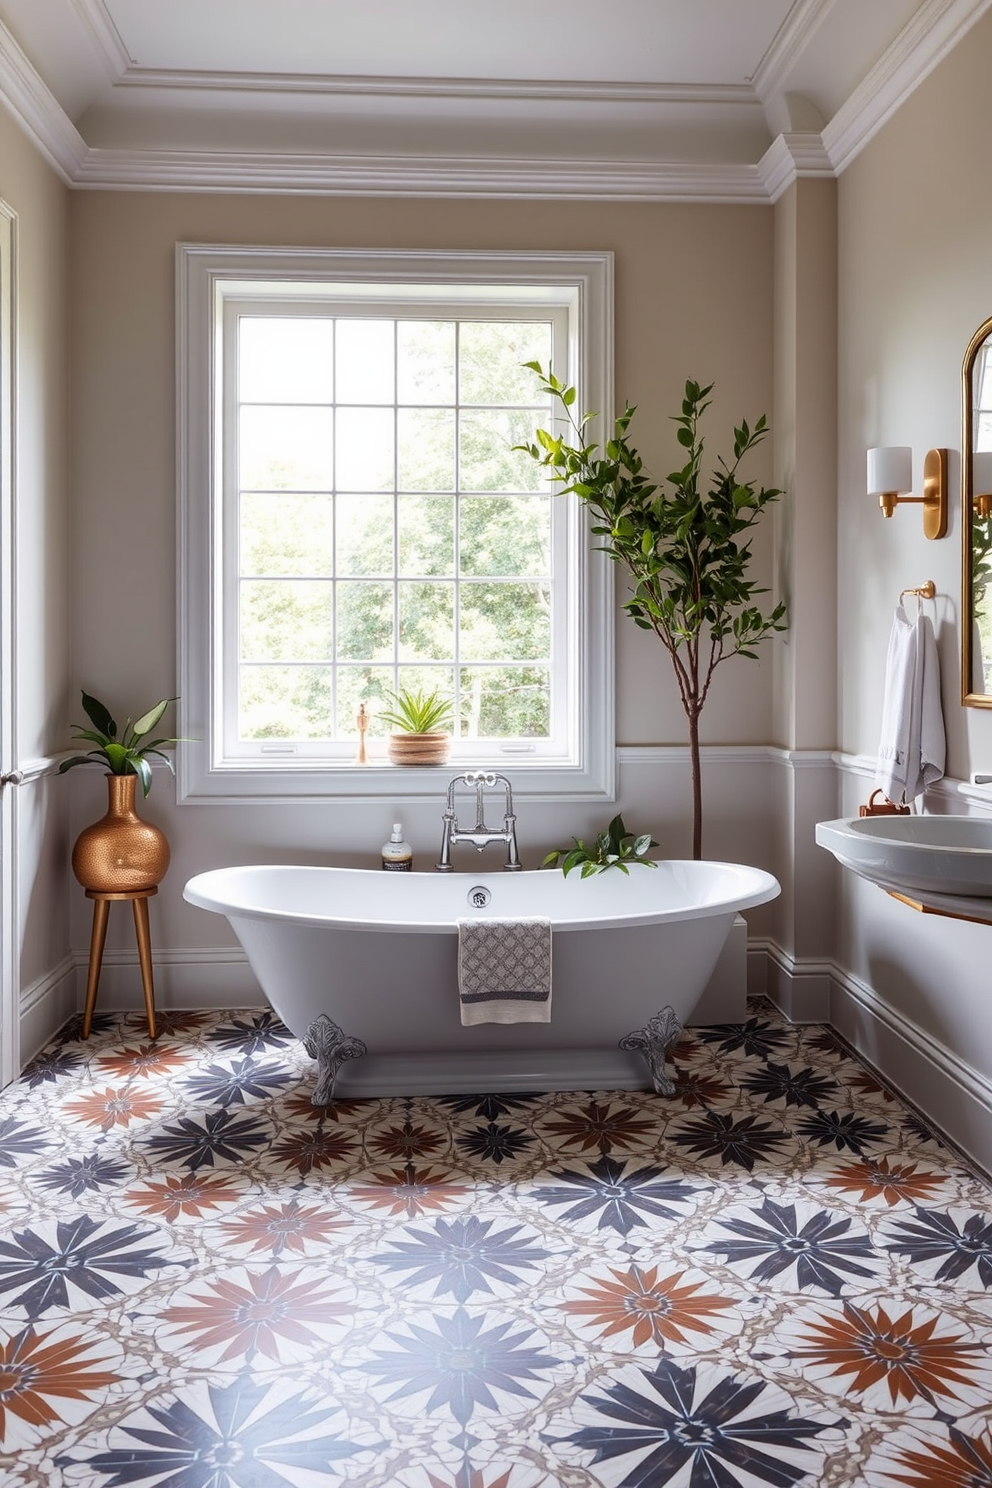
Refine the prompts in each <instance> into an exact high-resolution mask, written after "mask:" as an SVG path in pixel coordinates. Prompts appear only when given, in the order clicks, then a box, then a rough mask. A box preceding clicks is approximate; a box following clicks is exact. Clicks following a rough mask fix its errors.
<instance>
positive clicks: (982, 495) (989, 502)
mask: <svg viewBox="0 0 992 1488" xmlns="http://www.w3.org/2000/svg"><path fill="white" fill-rule="evenodd" d="M971 499H972V503H973V505H974V508H975V511H976V512H977V513H978V515H979V517H981V519H982V521H983V522H987V521H988V519H989V517H992V450H976V452H975V453H974V454H973V455H972V457H971Z"/></svg>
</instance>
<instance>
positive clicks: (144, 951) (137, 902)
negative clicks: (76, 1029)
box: [83, 889, 158, 1039]
mask: <svg viewBox="0 0 992 1488" xmlns="http://www.w3.org/2000/svg"><path fill="white" fill-rule="evenodd" d="M157 893H158V889H134V890H132V891H130V892H129V893H123V894H103V893H100V892H99V891H98V890H96V889H87V890H86V897H87V899H92V900H93V933H92V935H91V936H90V965H89V972H88V974H87V977H86V1003H85V1005H84V1007H83V1038H84V1039H85V1038H89V1036H90V1024H91V1023H92V1021H93V1010H94V1008H95V1007H96V994H97V988H98V987H99V985H100V967H101V964H102V962H103V947H104V943H105V942H106V939H107V921H108V920H109V918H110V906H111V904H112V903H113V901H114V900H115V899H130V901H131V906H132V908H133V910H134V933H135V938H136V939H137V942H138V960H139V962H140V963H141V988H142V991H143V992H144V994H145V1012H146V1013H147V1014H148V1037H149V1038H155V1036H156V1035H155V986H154V983H153V981H152V938H151V933H150V931H149V928H148V901H149V899H150V898H151V897H152V895H153V894H157Z"/></svg>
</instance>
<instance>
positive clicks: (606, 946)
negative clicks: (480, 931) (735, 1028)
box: [183, 861, 779, 1096]
mask: <svg viewBox="0 0 992 1488" xmlns="http://www.w3.org/2000/svg"><path fill="white" fill-rule="evenodd" d="M479 888H481V889H484V890H487V891H488V893H489V896H490V898H489V903H488V905H487V906H486V907H484V908H480V907H478V905H477V904H476V903H475V902H474V898H475V895H474V892H473V891H474V890H476V889H479ZM778 893H779V885H778V883H777V882H776V880H775V879H774V878H773V877H772V875H771V874H770V873H765V872H764V871H763V870H761V869H759V868H750V867H746V866H744V865H742V864H738V863H709V862H701V863H695V862H679V861H659V862H658V863H657V865H656V866H655V867H654V868H646V867H637V866H635V867H633V868H631V871H630V874H629V875H628V876H626V877H625V876H624V875H623V874H622V873H618V872H615V871H611V872H608V873H603V874H597V875H596V876H594V877H591V878H587V879H580V878H579V876H578V873H573V874H571V875H570V876H569V877H568V878H567V879H566V878H565V877H564V875H563V874H561V873H560V872H558V871H557V870H554V871H551V870H544V871H542V872H521V873H501V872H495V873H479V874H469V873H454V874H440V873H438V874H430V873H409V874H406V873H404V874H400V873H383V872H381V871H367V870H360V869H351V868H323V867H289V866H277V865H266V866H247V867H234V868H219V869H215V870H214V871H212V872H209V873H201V874H199V875H198V876H197V877H196V878H192V879H190V881H189V883H187V885H186V887H185V889H184V891H183V894H184V898H185V899H187V900H188V902H189V903H190V904H195V905H198V906H199V907H200V908H201V909H207V910H212V911H213V912H214V913H216V914H223V915H225V916H226V917H227V918H228V920H230V922H231V925H232V926H233V928H234V931H235V934H236V935H237V937H238V939H239V940H240V942H241V944H242V946H243V947H244V950H245V952H246V954H247V957H248V960H249V962H250V964H251V966H252V969H253V970H254V972H255V975H256V976H257V977H258V980H259V982H260V984H261V987H262V990H263V991H264V993H265V995H266V997H267V998H268V999H269V1001H270V1002H271V1004H272V1006H273V1008H274V1009H275V1010H276V1012H277V1013H278V1014H279V1016H280V1017H281V1018H282V1020H283V1022H285V1023H286V1025H287V1026H288V1027H289V1028H290V1030H291V1031H292V1032H293V1033H294V1034H295V1035H296V1036H297V1037H299V1038H306V1037H307V1036H308V1034H309V1033H310V1030H311V1028H312V1025H313V1024H314V1023H315V1020H319V1019H321V1017H322V1015H326V1017H329V1018H330V1019H333V1021H334V1023H335V1024H337V1025H339V1027H340V1029H341V1030H343V1031H344V1034H345V1035H346V1036H347V1037H348V1038H349V1039H351V1040H361V1041H362V1042H363V1043H364V1044H365V1045H367V1048H368V1054H367V1056H366V1057H364V1058H360V1059H350V1058H349V1061H348V1062H347V1063H341V1064H339V1067H338V1070H337V1074H336V1082H335V1084H334V1093H335V1094H336V1095H339V1096H346V1095H394V1094H395V1095H405V1094H409V1095H414V1094H427V1093H433V1094H454V1093H470V1092H476V1091H479V1092H485V1091H508V1092H509V1091H514V1090H517V1091H519V1090H556V1089H557V1090H561V1089H643V1088H645V1087H646V1088H650V1087H651V1083H652V1082H651V1078H650V1077H649V1071H648V1067H647V1065H646V1064H645V1062H644V1059H643V1058H642V1057H641V1056H640V1055H639V1054H637V1053H632V1052H629V1051H625V1050H621V1049H619V1048H618V1041H619V1040H620V1039H621V1038H622V1037H624V1035H627V1034H629V1033H632V1032H634V1031H635V1030H639V1029H641V1028H643V1027H644V1026H645V1025H646V1024H647V1023H648V1021H649V1020H650V1019H651V1018H652V1017H653V1016H654V1015H655V1014H657V1013H659V1012H660V1011H661V1010H662V1009H666V1008H671V1009H672V1011H673V1014H674V1017H675V1018H676V1019H677V1020H678V1023H685V1022H686V1021H687V1019H688V1018H689V1017H690V1015H691V1014H692V1012H693V1009H694V1008H695V1006H696V1003H697V1002H698V1001H699V998H700V996H701V995H702V992H703V990H704V988H705V987H706V983H707V981H708V980H709V977H710V974H711V972H712V971H713V968H714V966H715V965H716V962H717V959H718V957H719V955H720V951H721V949H722V948H723V944H724V942H725V940H726V938H727V936H728V934H729V932H730V927H731V925H732V924H733V921H734V917H735V915H736V914H737V912H738V910H741V909H747V908H749V907H751V906H753V905H756V904H763V903H765V902H766V900H769V899H773V898H775V896H776V895H777V894H778ZM527 915H539V916H542V917H547V918H549V919H550V920H551V923H552V960H553V995H552V1008H551V1021H550V1023H518V1024H509V1025H504V1024H484V1025H481V1026H475V1027H463V1026H462V1024H461V1021H460V1009H459V1002H458V987H457V951H458V929H457V924H458V921H459V920H460V919H469V918H470V919H478V918H481V917H483V916H492V917H494V918H509V919H512V918H515V917H519V916H527ZM330 1078H331V1079H332V1080H334V1079H335V1076H333V1075H332V1076H331V1077H330ZM656 1088H661V1087H656Z"/></svg>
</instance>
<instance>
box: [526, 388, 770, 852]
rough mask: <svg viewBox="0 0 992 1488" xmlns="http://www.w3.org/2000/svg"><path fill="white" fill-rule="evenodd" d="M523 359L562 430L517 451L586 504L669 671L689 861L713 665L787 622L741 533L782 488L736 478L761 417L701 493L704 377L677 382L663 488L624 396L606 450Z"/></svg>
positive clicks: (737, 434)
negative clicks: (678, 713) (687, 775)
mask: <svg viewBox="0 0 992 1488" xmlns="http://www.w3.org/2000/svg"><path fill="white" fill-rule="evenodd" d="M526 365H527V366H528V367H529V368H531V370H532V371H534V372H535V373H536V374H537V376H538V377H539V379H540V382H541V388H542V391H544V392H545V393H547V394H550V396H551V397H552V398H553V399H554V400H555V403H556V405H557V407H558V409H559V410H560V415H561V417H562V418H563V419H564V421H565V422H566V424H567V429H566V430H565V432H564V433H561V434H553V433H551V432H549V431H548V430H547V429H538V430H537V431H536V440H537V442H536V443H535V444H527V445H522V446H519V448H522V449H525V450H526V451H527V452H528V453H529V454H530V455H532V456H533V458H534V459H535V460H537V461H538V462H539V463H540V464H541V465H542V466H544V467H545V468H546V469H547V470H548V472H549V474H550V476H551V479H552V480H553V481H555V482H556V483H557V484H558V486H559V490H560V492H561V493H562V494H564V493H565V492H570V491H571V492H574V493H575V495H576V496H578V497H579V499H580V500H581V501H583V502H585V504H586V505H587V506H588V507H589V508H590V510H591V511H592V513H593V516H594V518H595V519H596V525H594V526H593V529H592V530H593V532H594V533H595V534H596V535H598V536H600V537H603V538H604V539H605V546H604V551H605V552H606V553H607V554H608V555H609V556H610V557H611V558H612V559H613V561H614V562H615V563H619V564H620V566H621V567H622V568H624V569H626V571H627V574H628V577H629V579H630V582H631V585H632V589H633V593H632V596H631V598H630V599H628V600H626V601H625V603H624V606H623V607H624V609H625V610H626V611H627V613H628V615H630V616H631V618H632V619H633V620H634V623H635V624H636V625H639V626H641V628H642V629H644V630H653V631H654V633H655V635H656V636H657V637H658V639H659V640H660V641H661V643H662V645H663V646H664V647H665V649H666V651H667V652H668V655H669V657H670V659H671V663H672V666H673V668H674V670H675V677H676V681H677V683H678V688H679V696H680V698H681V700H682V707H683V709H684V710H685V716H686V722H687V724H688V733H689V756H690V760H691V765H692V855H693V857H694V858H699V857H701V856H702V792H701V784H700V769H699V718H700V714H701V713H702V711H703V707H704V705H705V703H706V699H707V697H708V695H709V690H710V684H711V682H712V680H713V674H714V672H715V671H716V669H717V667H718V666H719V664H720V662H721V661H726V660H727V659H728V658H729V657H731V656H749V657H754V656H755V647H756V646H757V645H759V644H760V642H761V641H763V640H765V639H766V637H768V636H769V635H771V634H772V633H773V632H774V631H779V630H785V628H786V626H785V623H784V616H785V605H784V604H777V605H775V606H774V607H773V608H772V609H771V610H770V611H769V612H768V613H767V614H766V613H764V612H763V611H762V610H761V609H760V608H759V607H758V605H756V604H755V603H754V600H755V596H757V595H759V594H765V593H767V592H768V591H767V590H765V589H762V588H760V587H759V586H758V585H757V584H756V583H755V582H754V580H752V579H749V578H748V576H747V575H748V566H749V564H750V561H751V545H750V539H745V540H743V541H742V537H743V534H744V533H746V532H747V531H748V529H749V528H751V527H753V526H754V524H755V522H756V521H757V519H758V517H759V516H760V514H761V512H762V511H763V510H764V508H765V507H766V506H767V505H768V503H769V502H770V501H774V500H775V499H776V497H778V496H780V495H781V494H782V493H781V492H780V491H778V490H776V489H774V488H766V487H764V486H757V485H756V484H755V482H754V481H742V480H741V478H740V477H739V475H738V467H739V465H740V462H741V460H742V459H743V458H744V456H745V455H746V454H748V453H749V451H751V450H752V449H754V447H755V445H757V444H759V443H760V442H761V441H762V440H763V439H764V438H765V436H766V434H767V433H768V427H767V424H766V421H765V419H764V417H761V418H759V419H758V421H757V423H756V424H755V425H754V428H753V429H752V428H749V427H748V425H747V423H746V422H744V421H742V422H741V424H740V426H739V427H738V428H735V430H734V457H733V460H732V461H731V462H730V463H729V464H728V463H727V461H725V460H724V459H722V458H720V459H718V461H717V466H716V469H715V471H714V472H713V474H712V476H711V477H710V480H709V489H708V490H707V489H705V482H704V481H702V479H701V466H702V460H703V440H702V436H701V435H700V433H699V421H700V419H701V417H702V415H703V413H704V412H705V411H706V409H707V408H708V407H709V403H708V402H707V401H706V400H707V398H708V396H709V394H710V393H711V392H712V389H713V384H712V383H710V385H709V386H708V387H700V386H699V384H698V383H696V382H687V383H686V385H685V396H684V398H683V400H682V411H681V413H680V414H678V415H677V416H676V417H675V419H674V423H675V424H676V426H677V437H678V441H679V444H680V445H681V446H682V448H683V449H684V450H685V456H686V463H685V464H684V465H683V467H682V468H681V470H676V471H673V472H672V474H671V475H669V476H668V480H667V485H668V487H669V488H670V489H667V490H666V489H665V488H664V487H663V486H660V485H653V484H652V483H651V482H650V481H649V479H648V477H647V476H646V475H645V474H644V471H643V467H642V462H641V459H640V457H639V455H638V454H637V451H636V450H635V449H634V448H633V446H632V445H631V444H630V443H629V442H628V440H627V431H628V429H629V427H630V421H631V419H632V418H633V416H634V412H635V410H634V409H633V408H632V407H631V406H630V405H629V404H628V405H627V406H626V407H625V408H624V411H623V413H622V414H621V415H620V417H619V418H617V419H616V420H615V422H614V428H613V437H612V438H611V439H608V440H607V441H606V444H605V446H604V447H602V448H601V447H600V446H599V445H597V444H585V443H584V442H583V439H584V431H585V427H586V425H587V423H588V422H589V420H590V419H591V418H593V417H594V416H595V415H593V414H590V413H586V414H583V415H582V416H581V417H578V416H576V414H575V412H574V407H575V399H576V392H575V388H574V387H567V386H566V385H565V384H564V383H562V382H560V381H559V380H558V378H557V377H555V375H554V373H553V372H552V371H551V368H550V367H549V368H548V370H547V372H545V371H544V369H543V368H542V366H541V364H540V362H528V363H527V364H526ZM570 440H571V441H574V442H571V443H570V442H569V441H570Z"/></svg>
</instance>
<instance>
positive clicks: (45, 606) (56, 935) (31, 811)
mask: <svg viewBox="0 0 992 1488" xmlns="http://www.w3.org/2000/svg"><path fill="white" fill-rule="evenodd" d="M0 196H2V197H3V199H4V201H5V202H6V203H7V204H8V205H9V206H10V207H11V208H12V209H13V211H14V212H15V213H16V214H17V221H16V227H15V239H16V272H17V287H16V295H17V328H16V329H17V348H16V361H17V369H16V387H15V393H16V404H17V414H16V437H15V457H16V477H15V493H14V494H15V504H16V517H15V529H16V536H15V570H16V606H17V617H18V621H17V634H18V647H19V654H18V658H17V701H16V710H15V726H16V740H15V748H14V757H15V761H16V762H21V763H22V762H24V761H26V760H30V759H33V758H38V757H40V756H42V755H45V754H48V753H50V752H51V751H53V750H57V749H62V748H64V747H65V740H66V729H67V718H68V699H69V692H70V656H69V649H70V648H69V634H70V631H69V504H68V458H69V450H68V349H69V339H68V323H69V318H68V305H67V275H66V264H67V246H68V196H69V193H68V191H67V190H66V188H65V187H64V186H63V185H62V184H61V182H60V181H59V180H58V178H57V176H56V175H55V173H54V172H53V171H52V170H51V169H50V167H49V166H48V165H47V164H46V163H45V162H44V161H43V160H42V158H41V156H40V155H39V154H38V152H37V151H36V150H35V149H34V147H33V146H32V145H31V144H29V142H28V141H27V140H26V139H25V137H24V135H23V134H22V133H21V131H20V130H19V129H18V127H17V126H16V125H15V124H14V123H13V122H12V120H11V119H10V118H9V117H8V115H7V114H6V113H0ZM60 786H61V782H54V781H41V782H38V783H36V784H29V785H24V786H21V787H20V788H19V789H17V790H16V791H15V792H14V795H13V798H12V799H13V809H14V812H15V815H16V853H17V868H16V873H17V881H18V882H17V896H18V921H19V926H20V930H19V934H20V956H21V981H22V985H24V986H25V987H27V986H30V985H31V984H34V983H37V982H38V981H39V980H40V979H43V978H44V977H45V976H47V975H48V974H50V973H51V972H52V970H53V968H55V967H56V966H57V965H58V963H59V962H60V961H61V960H62V958H63V957H64V956H65V955H66V953H67V951H68V921H67V889H66V883H65V861H66V850H67V849H66V841H67V837H66V824H65V820H66V811H65V804H66V803H65V792H64V790H62V789H60Z"/></svg>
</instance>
